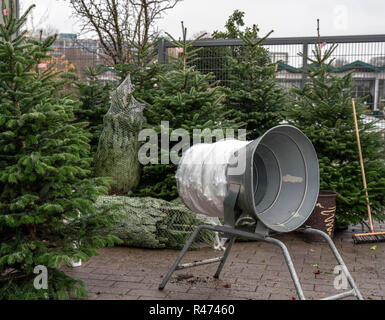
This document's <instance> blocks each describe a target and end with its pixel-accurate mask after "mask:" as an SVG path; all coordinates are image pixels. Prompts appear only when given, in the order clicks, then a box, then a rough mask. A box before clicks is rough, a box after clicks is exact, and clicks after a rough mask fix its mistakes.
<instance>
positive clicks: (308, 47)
mask: <svg viewBox="0 0 385 320" xmlns="http://www.w3.org/2000/svg"><path fill="white" fill-rule="evenodd" d="M318 41H319V39H318V38H314V37H303V38H271V39H267V41H266V42H265V44H264V47H265V48H266V49H267V50H268V52H269V55H270V58H271V59H272V61H273V62H276V63H277V79H278V82H279V85H280V86H281V87H283V88H285V89H290V88H292V87H294V86H297V87H299V86H302V85H303V83H304V74H303V70H304V67H306V65H308V64H311V63H312V62H311V61H307V60H306V59H304V58H303V57H302V56H300V55H299V53H305V54H306V55H308V56H309V57H310V58H314V54H313V50H314V48H315V46H316V45H319V44H318ZM320 41H321V44H322V47H323V48H325V50H326V49H327V48H330V46H331V45H332V44H338V46H337V48H336V50H335V51H334V53H333V55H332V57H331V59H333V62H332V63H331V71H332V72H335V74H337V75H341V76H342V75H344V74H346V73H348V72H352V73H353V80H354V83H355V88H354V91H353V97H354V98H361V99H362V100H363V102H364V103H365V104H366V105H367V106H368V112H372V113H373V115H375V116H377V115H378V114H382V113H383V110H384V107H385V35H367V36H340V37H322V38H321V39H320ZM243 45H244V43H243V41H242V40H240V39H218V40H201V41H197V42H196V43H195V44H194V46H196V47H201V51H200V53H199V58H200V59H199V61H198V62H196V67H197V69H198V70H200V71H201V72H203V73H208V72H212V73H213V74H214V75H215V76H216V78H217V80H218V81H219V84H220V85H222V86H228V85H229V64H228V59H229V57H234V55H239V54H241V52H242V49H241V48H242V46H243ZM162 48H164V51H161V52H159V61H162V62H167V61H169V60H170V59H169V58H171V57H176V56H177V55H178V49H177V48H173V47H172V45H171V44H170V43H169V42H167V41H164V42H163V47H162Z"/></svg>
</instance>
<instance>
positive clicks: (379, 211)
mask: <svg viewBox="0 0 385 320" xmlns="http://www.w3.org/2000/svg"><path fill="white" fill-rule="evenodd" d="M318 36H319V35H318ZM319 39H320V38H319ZM335 49H336V45H331V46H330V47H329V48H328V47H327V46H326V47H324V44H321V42H320V41H319V43H318V44H317V45H316V46H315V49H314V50H313V55H314V58H310V57H308V56H306V58H307V59H308V61H309V66H308V68H307V70H306V77H307V78H306V83H305V85H304V87H303V88H295V89H293V101H292V104H291V105H290V107H289V108H288V112H287V115H288V118H289V122H290V123H291V124H293V125H295V126H296V127H298V128H299V129H301V130H302V131H303V132H304V133H305V134H306V135H307V136H308V137H309V139H310V140H311V141H312V142H313V144H314V147H315V149H316V151H317V153H318V158H319V165H320V178H321V186H320V187H321V189H324V190H332V191H335V192H338V200H337V212H336V218H337V223H338V226H341V225H346V224H349V223H353V224H356V223H359V222H361V221H362V220H365V219H366V218H367V210H366V199H365V192H364V189H363V182H362V178H361V171H360V164H359V157H358V149H357V141H356V137H355V129H354V118H353V111H352V99H351V97H352V90H353V83H352V73H348V74H344V75H337V74H333V72H332V68H331V65H332V63H333V61H334V59H332V58H331V57H332V54H333V52H334V51H335ZM363 111H364V106H363V105H362V104H361V105H358V107H357V117H358V124H359V130H360V136H361V144H362V148H363V150H362V151H363V157H364V162H365V171H366V177H367V180H368V191H369V197H370V204H371V208H372V213H373V216H374V218H375V219H378V220H383V219H384V216H383V211H384V208H385V178H384V177H385V164H384V162H383V150H384V147H385V142H384V138H383V137H382V136H381V135H382V134H381V133H379V132H375V131H374V130H373V129H374V128H373V124H372V123H367V121H365V120H364V118H363V117H362V114H363Z"/></svg>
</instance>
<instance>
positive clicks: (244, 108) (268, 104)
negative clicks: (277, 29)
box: [226, 25, 286, 140]
mask: <svg viewBox="0 0 385 320" xmlns="http://www.w3.org/2000/svg"><path fill="white" fill-rule="evenodd" d="M258 31H259V30H258V28H257V26H256V25H254V26H253V28H252V31H249V32H248V33H249V34H248V35H242V34H240V35H239V36H240V38H241V39H242V40H243V41H244V42H245V46H243V47H242V55H240V56H238V57H230V58H229V80H230V81H229V88H228V90H226V107H227V109H228V110H229V111H230V116H231V117H232V118H237V119H240V121H241V122H243V123H246V129H247V139H248V140H255V139H257V138H258V137H259V136H261V135H262V134H263V133H265V132H266V131H267V130H268V129H270V128H272V127H274V126H276V125H278V124H279V123H280V121H281V120H282V114H283V109H284V104H285V101H286V99H285V98H286V94H285V93H284V91H283V89H281V88H280V87H278V84H277V79H276V63H273V62H272V61H271V59H270V57H269V53H268V51H267V50H266V49H265V48H264V47H263V46H262V44H263V43H264V41H265V40H266V38H267V37H268V36H269V35H270V33H271V32H270V33H269V34H268V35H267V36H266V37H264V38H262V39H260V40H258V41H257V40H255V39H256V38H257V36H258Z"/></svg>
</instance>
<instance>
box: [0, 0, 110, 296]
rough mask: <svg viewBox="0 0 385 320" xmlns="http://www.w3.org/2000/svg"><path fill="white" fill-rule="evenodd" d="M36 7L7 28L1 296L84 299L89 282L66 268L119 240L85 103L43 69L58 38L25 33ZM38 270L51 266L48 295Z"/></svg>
mask: <svg viewBox="0 0 385 320" xmlns="http://www.w3.org/2000/svg"><path fill="white" fill-rule="evenodd" d="M12 3H13V2H12V1H11V5H12ZM2 7H3V9H4V8H5V2H4V0H3V1H2ZM32 8H33V6H31V7H30V8H29V9H28V10H27V11H26V13H25V14H24V15H23V16H22V17H21V18H20V19H16V18H15V17H14V14H13V12H14V10H13V9H14V8H13V7H11V10H9V14H4V13H5V12H4V11H2V12H3V19H4V24H0V299H3V298H5V299H37V298H40V299H52V298H54V299H55V298H67V297H68V296H69V294H70V293H72V292H74V293H75V294H76V295H77V296H82V295H84V294H85V290H84V286H83V285H82V283H81V282H79V281H77V280H74V279H72V278H70V277H68V276H67V275H65V274H64V273H63V272H62V271H60V270H59V267H60V265H61V264H62V263H64V264H67V265H69V264H70V260H71V259H73V260H75V261H76V260H79V259H81V260H83V261H86V260H88V258H89V257H90V256H92V255H94V254H96V253H97V252H96V248H97V247H101V246H104V245H106V244H112V243H113V242H114V241H117V239H116V237H112V236H108V235H104V234H102V230H101V229H102V228H103V227H104V226H105V225H108V224H109V222H110V220H111V217H110V216H109V215H107V214H104V213H96V211H95V209H94V206H93V201H94V200H95V199H96V198H97V196H99V195H100V194H105V193H106V191H107V189H108V188H107V182H106V180H105V179H100V178H99V179H91V178H90V173H91V172H90V170H89V167H90V162H91V158H89V149H90V146H89V144H88V141H89V139H88V134H87V133H86V131H85V130H84V128H83V127H84V124H83V123H75V122H74V120H75V117H74V114H73V109H74V108H76V107H77V105H78V102H77V101H74V100H70V99H69V98H68V97H61V96H60V88H61V87H62V85H63V83H62V82H60V81H57V80H56V79H57V77H56V74H55V73H53V72H52V70H50V69H43V68H44V67H45V66H44V65H43V64H42V61H44V59H45V58H46V55H47V53H48V52H50V51H51V49H50V46H51V45H52V43H53V42H54V41H55V36H52V37H49V38H47V39H46V40H44V41H35V40H28V39H27V38H26V31H21V28H22V25H23V24H24V23H25V21H26V19H27V14H28V13H29V12H30V10H31V9H32ZM38 265H43V266H45V267H47V269H48V288H47V289H46V290H44V289H40V290H36V289H35V288H34V286H33V280H34V278H35V277H36V276H37V275H36V274H34V268H35V266H38Z"/></svg>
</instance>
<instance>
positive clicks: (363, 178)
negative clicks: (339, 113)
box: [352, 99, 374, 233]
mask: <svg viewBox="0 0 385 320" xmlns="http://www.w3.org/2000/svg"><path fill="white" fill-rule="evenodd" d="M352 105H353V116H354V124H355V127H356V137H357V144H358V153H359V155H360V165H361V173H362V181H363V182H364V188H365V195H366V207H367V208H368V216H369V226H370V232H372V233H373V232H374V229H373V221H372V211H371V210H370V203H369V194H368V186H367V184H366V176H365V168H364V160H363V158H362V151H361V142H360V134H359V131H358V121H357V113H356V102H355V101H354V99H353V101H352Z"/></svg>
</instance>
